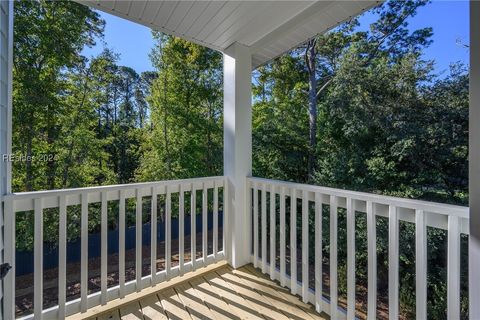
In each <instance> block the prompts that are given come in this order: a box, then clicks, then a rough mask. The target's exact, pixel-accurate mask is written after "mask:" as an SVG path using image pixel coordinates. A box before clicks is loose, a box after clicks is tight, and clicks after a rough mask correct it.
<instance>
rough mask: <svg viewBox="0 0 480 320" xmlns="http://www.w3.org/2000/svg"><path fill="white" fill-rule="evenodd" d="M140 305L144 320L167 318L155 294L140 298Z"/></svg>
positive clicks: (163, 319) (164, 319) (165, 319)
mask: <svg viewBox="0 0 480 320" xmlns="http://www.w3.org/2000/svg"><path fill="white" fill-rule="evenodd" d="M140 306H141V307H142V313H143V318H144V319H145V320H156V319H159V320H167V319H168V317H167V315H166V314H165V310H164V309H163V307H162V303H161V302H160V300H159V299H158V296H157V295H156V294H153V295H150V296H148V297H146V298H144V299H142V300H140Z"/></svg>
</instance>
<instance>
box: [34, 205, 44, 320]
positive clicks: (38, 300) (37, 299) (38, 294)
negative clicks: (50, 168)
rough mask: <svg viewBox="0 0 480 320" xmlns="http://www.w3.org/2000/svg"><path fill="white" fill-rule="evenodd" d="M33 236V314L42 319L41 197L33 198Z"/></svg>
mask: <svg viewBox="0 0 480 320" xmlns="http://www.w3.org/2000/svg"><path fill="white" fill-rule="evenodd" d="M34 206H35V211H34V215H35V228H34V229H35V230H34V231H35V236H34V242H33V247H34V249H33V259H34V269H33V314H34V316H35V319H40V320H41V319H43V314H42V311H43V208H42V199H41V198H40V199H35V200H34Z"/></svg>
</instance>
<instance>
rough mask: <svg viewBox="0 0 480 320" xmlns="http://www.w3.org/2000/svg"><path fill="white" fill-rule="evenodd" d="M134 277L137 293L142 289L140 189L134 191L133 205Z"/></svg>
mask: <svg viewBox="0 0 480 320" xmlns="http://www.w3.org/2000/svg"><path fill="white" fill-rule="evenodd" d="M135 236H136V239H135V256H136V262H135V267H136V268H135V276H136V288H137V292H140V291H141V290H142V289H143V286H142V264H143V263H142V196H141V194H140V189H137V190H136V204H135Z"/></svg>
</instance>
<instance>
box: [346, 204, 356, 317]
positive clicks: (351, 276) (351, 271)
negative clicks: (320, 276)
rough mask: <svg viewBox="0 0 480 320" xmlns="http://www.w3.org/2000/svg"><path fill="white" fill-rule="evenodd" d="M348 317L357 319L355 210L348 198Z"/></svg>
mask: <svg viewBox="0 0 480 320" xmlns="http://www.w3.org/2000/svg"><path fill="white" fill-rule="evenodd" d="M347 319H348V320H353V319H355V211H354V210H353V203H352V198H347Z"/></svg>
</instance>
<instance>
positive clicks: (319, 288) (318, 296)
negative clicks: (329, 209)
mask: <svg viewBox="0 0 480 320" xmlns="http://www.w3.org/2000/svg"><path fill="white" fill-rule="evenodd" d="M321 197H322V196H321V194H319V193H315V310H316V311H317V312H318V313H321V312H322V311H323V305H322V300H323V299H322V292H323V282H322V277H323V271H322V198H321Z"/></svg>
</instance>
